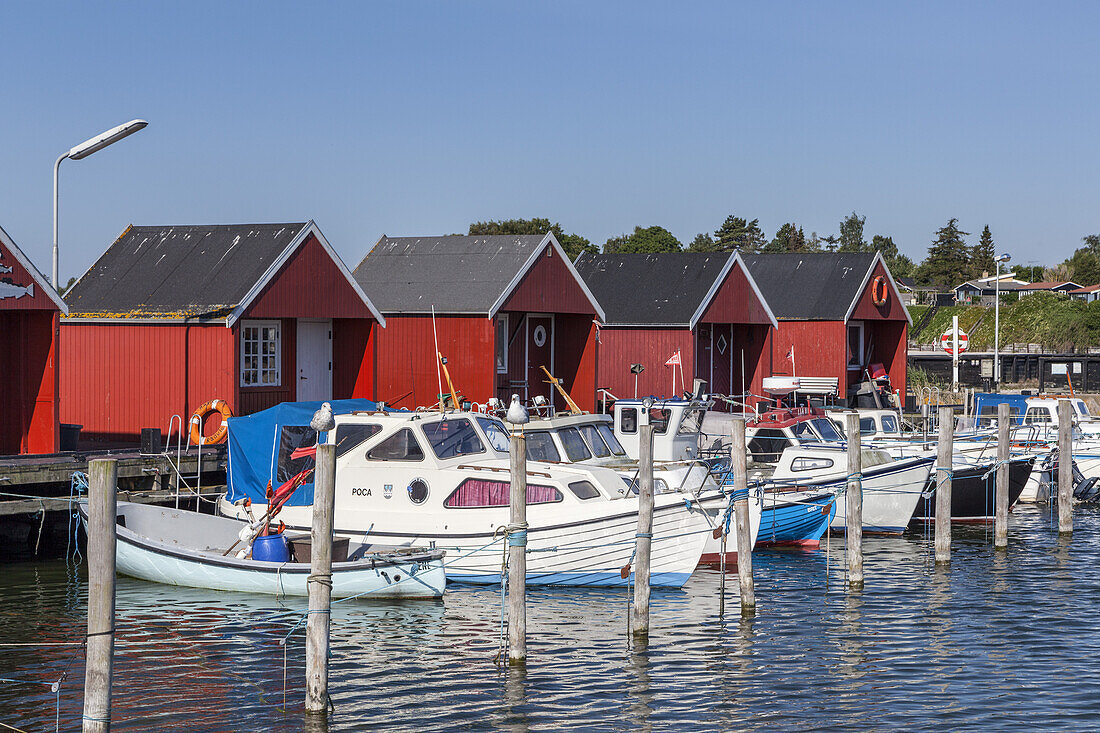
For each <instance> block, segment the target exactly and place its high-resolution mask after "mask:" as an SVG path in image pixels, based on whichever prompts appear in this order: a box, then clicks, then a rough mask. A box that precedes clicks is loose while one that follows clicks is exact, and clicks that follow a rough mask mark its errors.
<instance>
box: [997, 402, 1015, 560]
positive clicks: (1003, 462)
mask: <svg viewBox="0 0 1100 733" xmlns="http://www.w3.org/2000/svg"><path fill="white" fill-rule="evenodd" d="M1011 427H1012V421H1011V418H1010V417H1009V414H1008V403H1006V402H1002V403H1001V404H999V405H997V485H996V494H995V496H994V497H993V546H994V547H997V548H1004V547H1008V459H1009V455H1010V454H1009V431H1010V429H1011Z"/></svg>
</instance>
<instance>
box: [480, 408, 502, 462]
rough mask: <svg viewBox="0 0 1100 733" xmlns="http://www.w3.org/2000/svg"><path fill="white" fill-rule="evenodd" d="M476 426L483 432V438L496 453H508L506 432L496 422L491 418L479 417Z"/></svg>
mask: <svg viewBox="0 0 1100 733" xmlns="http://www.w3.org/2000/svg"><path fill="white" fill-rule="evenodd" d="M477 424H478V425H480V426H481V429H482V430H484V431H485V437H486V438H488V439H489V445H490V446H492V448H493V450H495V451H497V452H498V453H507V452H508V431H507V430H505V429H504V426H503V425H501V424H500V422H499V421H498V420H494V419H493V418H491V417H479V418H478V419H477Z"/></svg>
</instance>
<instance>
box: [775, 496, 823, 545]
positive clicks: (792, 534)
mask: <svg viewBox="0 0 1100 733" xmlns="http://www.w3.org/2000/svg"><path fill="white" fill-rule="evenodd" d="M835 514H836V494H835V493H834V492H832V491H819V492H801V491H798V492H782V493H775V492H765V493H764V498H763V511H762V512H761V516H760V534H759V536H758V537H757V540H756V543H757V544H758V545H760V546H762V547H784V546H787V547H818V546H819V545H820V544H821V536H822V535H823V534H825V530H826V529H828V527H829V523H830V522H831V521H832V519H833V517H834V515H835Z"/></svg>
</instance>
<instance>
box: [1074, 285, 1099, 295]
mask: <svg viewBox="0 0 1100 733" xmlns="http://www.w3.org/2000/svg"><path fill="white" fill-rule="evenodd" d="M1096 290H1100V284H1097V285H1086V286H1085V287H1083V288H1077V289H1076V290H1071V291H1070V292H1071V293H1091V292H1094V291H1096Z"/></svg>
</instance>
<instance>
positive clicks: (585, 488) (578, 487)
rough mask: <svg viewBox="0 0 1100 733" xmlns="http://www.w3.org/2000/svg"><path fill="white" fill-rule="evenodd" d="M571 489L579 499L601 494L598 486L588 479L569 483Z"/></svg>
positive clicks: (592, 497) (593, 497)
mask: <svg viewBox="0 0 1100 733" xmlns="http://www.w3.org/2000/svg"><path fill="white" fill-rule="evenodd" d="M569 490H570V491H572V492H573V495H574V496H576V497H577V498H578V499H581V500H584V499H595V498H596V497H597V496H599V495H600V492H599V491H597V489H596V487H595V486H593V485H592V484H590V483H589V482H587V481H574V482H573V483H571V484H569Z"/></svg>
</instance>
